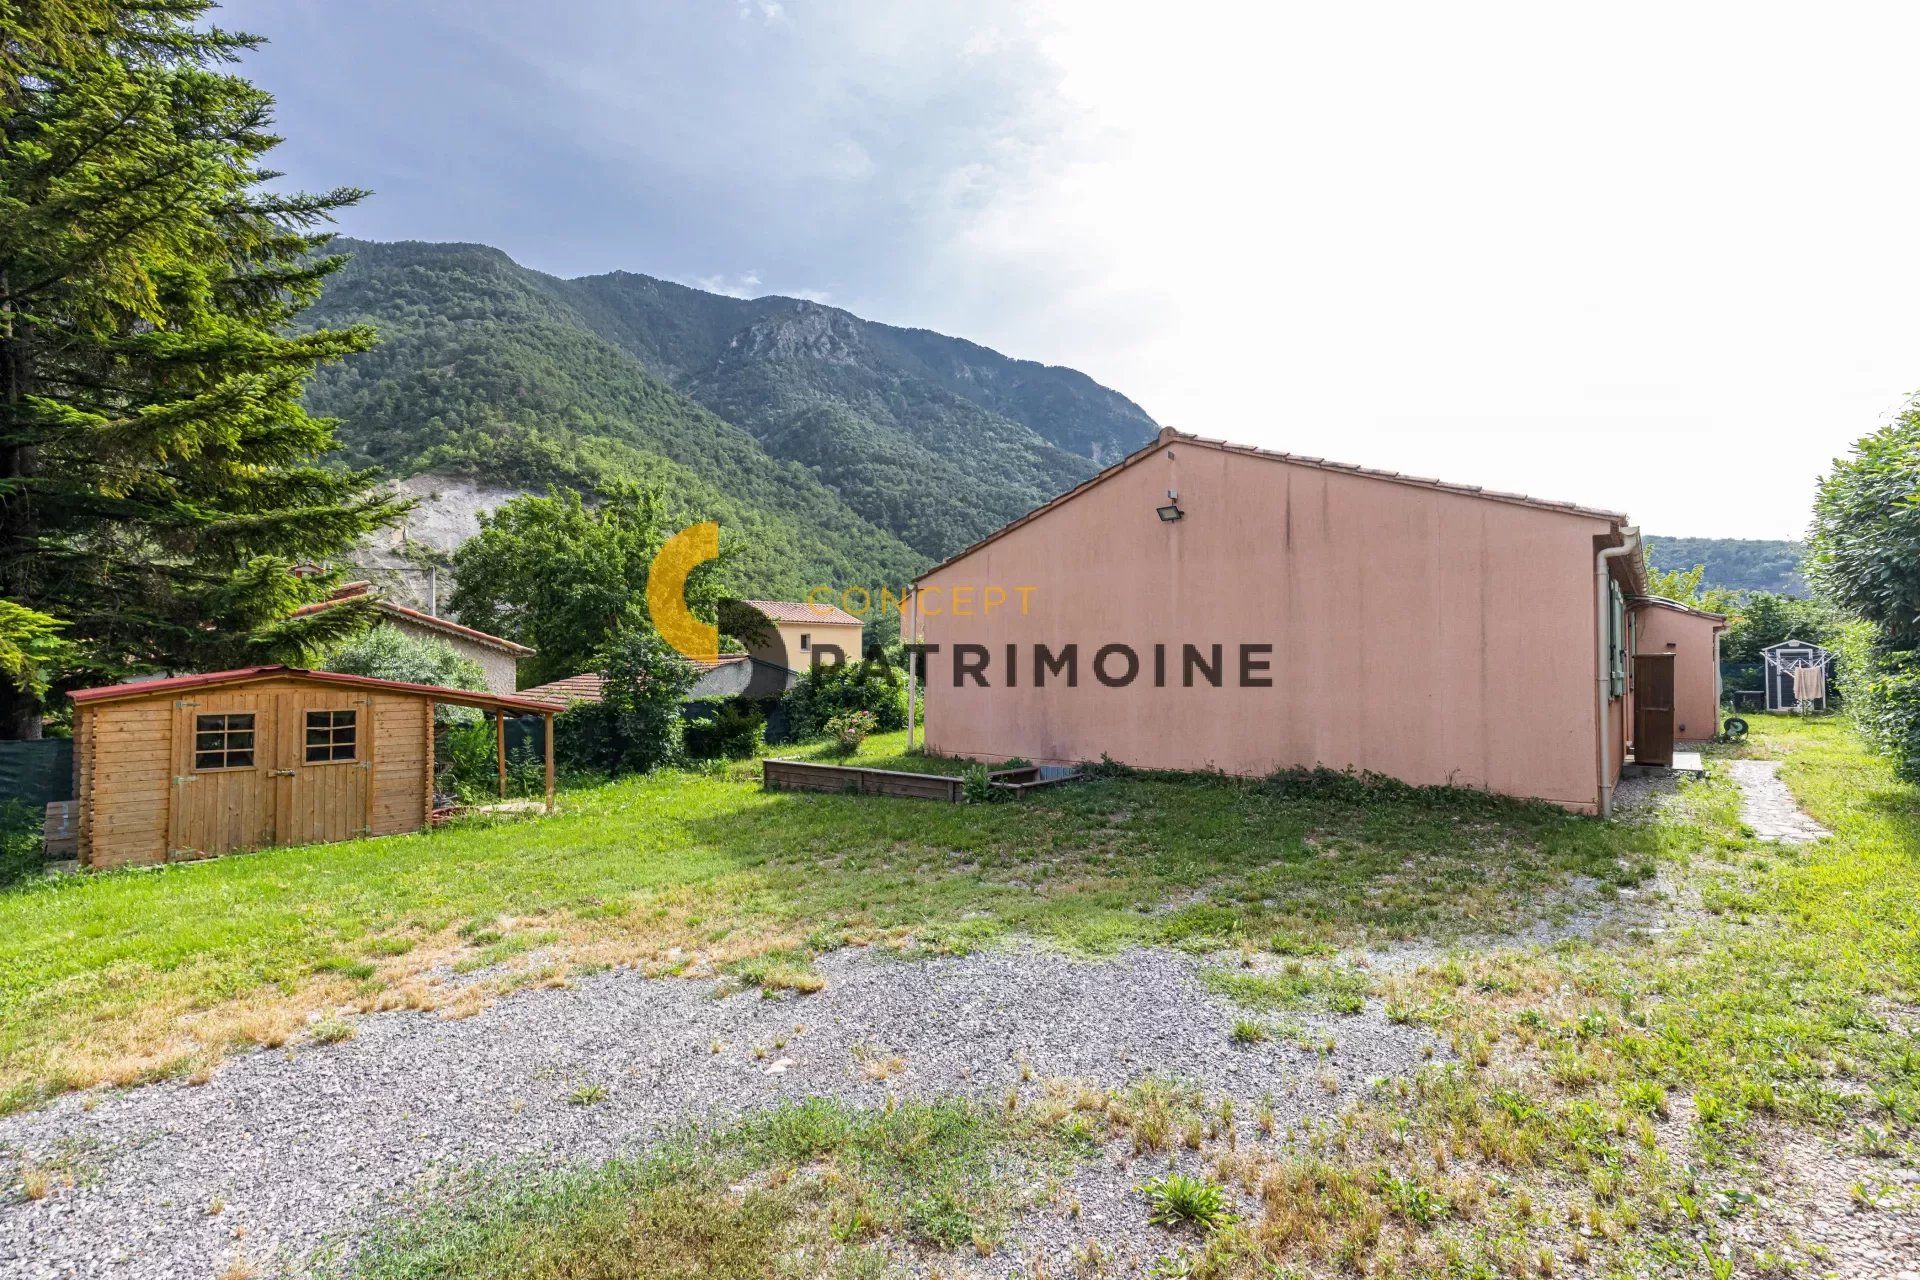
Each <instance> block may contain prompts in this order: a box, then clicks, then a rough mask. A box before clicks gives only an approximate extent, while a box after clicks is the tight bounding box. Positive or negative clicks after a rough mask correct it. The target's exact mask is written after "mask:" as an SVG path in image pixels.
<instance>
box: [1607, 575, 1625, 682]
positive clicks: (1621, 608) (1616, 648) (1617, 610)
mask: <svg viewBox="0 0 1920 1280" xmlns="http://www.w3.org/2000/svg"><path fill="white" fill-rule="evenodd" d="M1608 586H1609V587H1610V588H1611V589H1612V605H1613V607H1612V609H1611V610H1610V611H1609V613H1608V617H1607V651H1608V653H1610V654H1611V655H1612V667H1611V669H1610V670H1609V671H1608V673H1607V675H1608V678H1609V681H1610V684H1611V688H1612V692H1613V696H1614V697H1616V698H1624V697H1625V696H1626V694H1627V602H1626V598H1625V597H1624V596H1622V595H1621V594H1620V584H1619V583H1617V582H1614V583H1609V584H1608Z"/></svg>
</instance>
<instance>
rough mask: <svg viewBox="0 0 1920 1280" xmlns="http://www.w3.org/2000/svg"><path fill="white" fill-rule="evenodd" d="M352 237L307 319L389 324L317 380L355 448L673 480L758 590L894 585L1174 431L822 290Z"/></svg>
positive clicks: (1110, 398)
mask: <svg viewBox="0 0 1920 1280" xmlns="http://www.w3.org/2000/svg"><path fill="white" fill-rule="evenodd" d="M337 247H338V248H339V249H340V250H341V251H343V252H345V253H347V254H349V255H350V258H349V261H348V263H347V265H346V267H345V268H344V269H343V270H341V271H340V272H339V273H338V274H337V275H336V276H334V277H333V279H332V280H331V281H330V282H329V284H328V287H327V290H326V293H325V295H324V296H323V297H322V298H321V300H320V301H319V302H318V303H317V304H316V305H315V306H314V307H313V308H312V309H311V310H310V311H309V312H308V313H307V316H306V322H307V323H310V324H314V325H329V326H334V325H341V324H349V323H356V322H366V323H370V324H373V325H374V326H375V327H376V328H377V329H378V330H379V332H380V335H381V342H380V345H379V346H378V347H377V348H376V349H374V350H373V351H371V352H368V353H365V354H363V355H359V356H355V357H352V358H350V359H349V360H347V361H344V362H342V363H341V364H339V365H336V366H329V367H328V368H326V369H324V370H323V371H322V372H321V373H320V375H319V376H317V377H316V378H315V379H314V381H313V383H312V386H311V388H310V390H309V394H308V402H309V405H310V407H311V408H313V409H314V410H315V411H317V412H321V413H325V414H328V415H330V416H334V417H337V418H340V419H341V420H342V425H341V429H340V439H341V445H342V455H343V457H344V459H345V460H346V461H348V462H350V463H354V464H358V465H367V464H373V465H378V466H380V467H382V468H384V469H386V470H387V471H388V472H390V473H392V474H395V475H401V476H405V475H414V474H419V473H422V472H428V471H438V472H449V473H455V474H464V475H468V476H472V477H474V478H476V479H479V480H484V481H486V482H488V483H491V484H498V485H509V486H519V487H526V488H534V489H538V488H542V487H545V486H547V485H560V486H565V487H573V488H580V489H584V490H589V491H593V490H604V489H605V488H606V487H607V486H609V485H611V484H613V483H615V482H618V481H622V480H637V481H640V482H643V483H653V484H657V485H659V486H660V487H661V488H663V489H664V490H665V491H666V492H667V493H668V495H669V500H670V503H671V504H672V506H673V508H674V512H675V514H679V513H682V512H684V513H685V514H687V515H688V516H696V515H697V516H712V517H714V518H716V519H718V520H719V521H720V523H721V526H722V531H723V538H724V539H725V540H726V542H727V544H728V545H729V546H731V547H734V548H735V549H736V554H737V555H738V557H739V559H738V560H737V562H736V563H737V566H738V568H737V576H738V577H739V578H740V580H741V581H740V583H739V585H740V587H741V588H742V589H743V590H746V591H751V592H767V593H779V594H792V593H795V592H799V591H804V590H806V589H807V588H808V587H810V586H814V585H819V584H821V583H835V584H849V583H859V584H862V585H880V584H887V585H895V586H897V585H899V584H901V583H904V582H905V581H906V580H908V579H909V578H911V577H912V575H913V574H914V573H915V572H917V571H918V570H919V569H920V568H923V567H924V566H925V565H926V564H927V563H930V562H931V561H933V560H935V559H938V558H941V557H943V556H945V555H948V554H950V553H951V552H953V551H955V550H957V549H959V548H960V547H962V546H965V545H966V544H968V543H970V542H972V541H974V540H976V539H978V538H980V537H982V536H984V535H985V534H987V533H989V532H991V531H992V530H994V529H996V528H998V527H999V526H1000V525H1002V524H1004V523H1006V522H1007V521H1008V520H1011V519H1013V518H1015V517H1016V516H1018V515H1020V514H1022V513H1023V512H1025V511H1027V510H1029V509H1031V508H1032V507H1033V506H1035V505H1037V504H1039V503H1041V502H1044V501H1045V500H1046V499H1048V498H1050V497H1052V496H1053V495H1054V494H1056V493H1058V492H1060V491H1061V490H1064V489H1066V488H1069V487H1071V486H1072V485H1074V484H1077V483H1078V482H1079V481H1081V480H1083V479H1085V478H1086V477H1087V476H1089V475H1091V474H1093V472H1094V471H1095V470H1097V469H1098V467H1099V466H1100V465H1102V464H1103V463H1104V462H1106V461H1111V460H1112V459H1113V458H1114V457H1117V456H1119V455H1120V454H1122V453H1124V452H1126V451H1127V450H1130V449H1132V448H1135V447H1137V446H1138V445H1140V444H1142V443H1144V442H1145V441H1146V440H1148V439H1150V438H1151V437H1152V434H1153V432H1154V431H1155V430H1156V429H1157V427H1156V425H1155V424H1154V422H1153V421H1152V419H1150V418H1148V417H1147V415H1146V414H1145V413H1144V412H1143V411H1141V410H1140V409H1139V407H1138V406H1136V405H1134V404H1133V403H1132V402H1131V401H1129V400H1127V399H1126V398H1125V397H1123V396H1121V395H1119V394H1118V393H1116V392H1112V391H1109V390H1107V389H1106V388H1104V387H1101V386H1100V385H1099V384H1098V383H1095V382H1094V381H1093V380H1092V379H1090V378H1087V377H1086V376H1085V375H1083V374H1079V373H1076V372H1074V371H1073V370H1067V369H1058V368H1053V367H1050V366H1045V365H1039V364H1034V363H1033V362H1030V361H1019V360H1012V359H1009V358H1008V357H1005V356H1001V355H999V354H998V353H996V352H993V351H990V350H988V349H987V348H985V347H980V346H978V345H976V344H973V343H969V342H964V341H962V340H960V339H954V338H947V337H944V336H942V335H939V334H934V333H930V332H927V331H924V330H907V329H898V328H895V327H892V326H888V325H881V324H877V323H874V322H871V321H866V320H862V319H860V318H859V317H857V316H854V315H852V314H850V313H848V312H845V311H842V310H840V309H838V308H833V307H827V306H823V305H821V304H818V303H813V302H806V301H803V300H799V299H792V298H759V299H751V300H743V299H736V298H728V297H722V296H720V295H717V294H710V293H704V292H702V291H700V290H697V289H690V288H688V287H686V286H684V285H677V284H673V283H671V282H669V281H663V280H655V279H653V278H651V277H648V276H641V275H635V274H633V273H629V272H617V273H613V274H610V275H603V276H591V277H583V278H581V279H577V280H562V279H559V278H557V277H554V276H549V275H545V274H542V273H540V272H536V271H531V270H529V269H527V268H525V267H522V266H520V265H518V264H517V263H515V262H513V260H512V259H511V258H509V257H508V256H507V255H506V254H504V253H502V252H500V251H499V250H497V249H492V248H488V247H487V246H484V245H467V244H424V243H418V242H401V243H395V244H384V243H372V242H366V241H342V242H340V243H339V244H338V246H337Z"/></svg>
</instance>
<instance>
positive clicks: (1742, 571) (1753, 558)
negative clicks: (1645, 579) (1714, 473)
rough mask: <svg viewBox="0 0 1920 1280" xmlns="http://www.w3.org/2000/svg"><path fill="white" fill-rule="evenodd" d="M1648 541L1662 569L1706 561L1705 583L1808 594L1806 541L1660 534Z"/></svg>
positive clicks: (1653, 558)
mask: <svg viewBox="0 0 1920 1280" xmlns="http://www.w3.org/2000/svg"><path fill="white" fill-rule="evenodd" d="M1647 541H1648V544H1649V546H1648V550H1647V562H1648V563H1649V564H1651V565H1652V566H1653V567H1654V568H1655V569H1658V570H1660V571H1661V572H1663V573H1664V572H1667V571H1669V570H1673V569H1681V570H1686V569H1691V568H1693V566H1695V565H1697V564H1703V565H1705V566H1706V567H1707V572H1706V574H1705V576H1704V577H1703V578H1702V579H1701V585H1702V586H1706V587H1727V588H1731V589H1732V590H1735V591H1767V592H1772V593H1774V594H1776V595H1789V596H1804V595H1806V594H1807V584H1806V580H1805V579H1804V578H1802V577H1801V576H1800V560H1801V557H1802V556H1804V555H1806V553H1807V548H1806V544H1805V543H1800V542H1772V541H1766V540H1762V539H1752V538H1663V537H1659V536H1657V535H1652V536H1649V537H1648V539H1647Z"/></svg>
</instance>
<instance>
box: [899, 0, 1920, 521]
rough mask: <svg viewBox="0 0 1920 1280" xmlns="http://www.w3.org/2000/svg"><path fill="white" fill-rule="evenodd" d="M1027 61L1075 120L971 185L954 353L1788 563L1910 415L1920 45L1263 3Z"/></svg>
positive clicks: (1044, 24)
mask: <svg viewBox="0 0 1920 1280" xmlns="http://www.w3.org/2000/svg"><path fill="white" fill-rule="evenodd" d="M1025 38H1027V39H1029V40H1031V41H1032V42H1034V44H1035V45H1036V46H1037V47H1038V48H1040V49H1042V50H1043V51H1044V53H1045V55H1046V56H1047V57H1048V58H1049V59H1050V60H1051V62H1052V63H1053V65H1054V66H1055V68H1056V69H1057V72H1058V77H1059V79H1058V85H1059V104H1064V107H1065V109H1066V111H1067V112H1068V115H1067V117H1066V119H1064V120H1063V121H1062V122H1061V123H1060V124H1059V125H1058V126H1057V127H1056V128H1054V129H1053V130H1052V131H1051V132H1050V134H1049V136H1048V137H1047V138H1046V139H1045V141H1044V143H1043V144H1042V145H1041V146H1040V147H1039V148H1038V149H1037V150H1036V151H1035V152H1034V153H1033V154H1032V155H1030V156H1029V157H1028V158H1027V161H1026V163H1025V164H1024V166H1023V167H1022V168H1021V170H1020V171H1019V172H1018V174H1017V175H1015V176H1012V177H1009V176H1008V174H1007V173H1006V172H1005V171H1004V170H989V171H988V172H987V173H986V174H985V175H984V176H985V178H986V179H987V180H988V185H987V186H985V187H983V184H982V181H981V177H982V175H977V174H960V175H956V177H955V193H954V197H953V198H954V199H955V202H956V204H959V203H961V202H962V201H964V203H965V205H966V206H967V213H966V216H965V217H964V219H962V221H961V224H960V225H959V226H958V227H957V229H956V234H955V237H954V240H953V242H952V244H951V246H950V247H949V250H948V252H947V253H946V254H945V255H944V256H943V263H942V265H940V266H938V267H936V268H934V269H935V270H936V271H940V272H944V273H945V283H946V285H947V296H948V298H949V303H948V305H947V307H946V308H945V309H946V311H947V315H946V316H943V317H941V319H942V320H945V321H946V322H947V323H949V324H952V325H954V326H955V327H957V328H960V330H961V331H962V332H966V333H967V334H968V335H969V336H972V337H975V338H978V339H980V340H983V341H989V342H992V343H994V344H995V345H1002V346H1005V347H1007V348H1009V349H1012V350H1015V351H1017V352H1018V353H1019V354H1023V355H1029V356H1036V357H1039V358H1045V359H1049V360H1054V361H1058V362H1062V363H1071V364H1075V365H1078V366H1079V367H1081V368H1084V369H1086V370H1087V371H1088V372H1090V373H1092V374H1093V375H1094V376H1096V377H1098V378H1100V379H1101V380H1102V381H1105V382H1108V383H1110V384H1111V385H1114V386H1116V387H1119V388H1120V389H1122V390H1124V391H1125V392H1127V393H1128V394H1129V395H1131V396H1133V397H1134V398H1136V399H1138V400H1140V401H1141V402H1142V403H1143V404H1144V405H1145V406H1146V408H1147V409H1148V410H1149V411H1150V412H1152V413H1154V414H1156V416H1158V417H1160V418H1161V419H1162V420H1163V421H1169V422H1172V423H1174V424H1175V425H1177V426H1181V427H1183V428H1186V429H1190V430H1198V431H1201V432H1204V433H1206V434H1210V435H1221V436H1228V437H1231V438H1235V439H1240V440H1246V441H1250V442H1253V443H1258V444H1263V445H1269V446H1273V447H1279V448H1287V449H1295V450H1299V451H1302V452H1307V453H1315V454H1324V455H1328V456H1332V457H1337V458H1346V459H1351V460H1354V461H1359V462H1365V463H1370V464H1374V465H1381V466H1388V467H1394V468H1399V469H1405V470H1410V471H1415V472H1420V473H1423V474H1439V475H1444V476H1449V477H1454V478H1459V479H1462V480H1467V481H1471V482H1476V483H1485V484H1488V485H1490V486H1495V487H1500V488H1517V489H1523V490H1527V491H1530V492H1536V493H1541V494H1544V495H1548V496H1555V497H1568V498H1574V499H1582V500H1587V501H1591V502H1594V503H1597V504H1599V505H1603V506H1623V505H1624V506H1626V507H1627V508H1628V509H1629V510H1630V511H1632V512H1633V513H1634V514H1635V515H1636V517H1638V518H1639V519H1640V520H1641V522H1642V524H1643V525H1644V526H1646V527H1648V528H1651V529H1655V530H1661V531H1666V532H1669V533H1707V534H1712V533H1724V534H1746V535H1751V536H1795V535H1797V534H1798V533H1799V532H1800V531H1801V530H1802V529H1803V528H1804V527H1805V523H1806V517H1807V510H1808V502H1809V498H1810V495H1811V490H1812V484H1813V480H1814V477H1815V475H1816V474H1817V473H1818V472H1819V471H1821V470H1822V469H1823V468H1824V465H1825V462H1826V460H1827V459H1828V458H1830V457H1831V456H1833V455H1834V454H1835V453H1837V452H1839V451H1840V450H1842V449H1843V448H1844V447H1845V446H1846V444H1847V443H1848V442H1849V441H1851V440H1852V439H1853V438H1855V437H1856V436H1858V435H1860V434H1862V433H1864V432H1865V431H1867V430H1869V429H1870V428H1872V427H1873V426H1874V425H1875V424H1876V422H1877V421H1878V419H1879V417H1880V415H1882V414H1883V413H1884V412H1885V411H1886V410H1887V409H1889V408H1890V407H1892V406H1893V405H1895V404H1896V403H1898V402H1899V400H1900V398H1901V394H1902V392H1903V391H1904V390H1905V389H1907V388H1909V387H1912V386H1915V385H1920V315H1916V311H1915V309H1914V308H1913V307H1912V306H1911V297H1912V293H1913V288H1914V285H1915V283H1916V277H1917V276H1920V237H1915V236H1913V235H1912V234H1911V216H1912V210H1913V209H1914V208H1916V207H1920V176H1917V175H1916V172H1915V171H1914V170H1913V169H1912V167H1911V166H1909V165H1907V164H1906V162H1905V161H1906V157H1907V155H1908V154H1910V151H1911V127H1910V121H1911V118H1912V113H1911V111H1910V109H1909V107H1908V106H1907V104H1906V103H1905V101H1904V99H1905V97H1906V91H1905V88H1904V87H1903V86H1904V84H1905V79H1904V73H1903V72H1902V69H1901V63H1902V61H1903V58H1904V56H1905V55H1904V50H1907V49H1910V48H1912V47H1914V43H1915V41H1916V39H1920V13H1916V11H1913V10H1908V9H1903V8H1898V7H1894V6H1891V5H1889V6H1885V7H1878V8H1872V9H1867V8H1858V9H1849V10H1847V11H1846V12H1845V14H1838V13H1823V18H1822V21H1821V22H1820V23H1817V24H1809V23H1806V22H1804V21H1800V20H1798V19H1795V18H1793V17H1792V15H1791V13H1790V12H1789V11H1786V10H1779V11H1774V12H1772V14H1771V16H1767V15H1766V14H1765V13H1764V12H1763V14H1762V15H1760V16H1756V14H1755V12H1754V10H1752V9H1751V8H1750V7H1736V6H1706V7H1702V6H1693V7H1688V8H1686V9H1681V10H1676V9H1673V8H1672V7H1670V6H1629V7H1628V9H1627V10H1626V11H1624V12H1621V11H1616V12H1612V13H1610V15H1609V17H1608V19H1607V20H1606V21H1604V22H1601V21H1597V20H1595V19H1594V18H1593V17H1592V16H1591V15H1590V14H1586V13H1583V12H1581V11H1578V10H1568V9H1556V8H1553V7H1541V6H1536V5H1498V6H1481V7H1477V8H1473V9H1470V10H1469V9H1462V8H1461V7H1458V6H1430V5H1405V6H1391V7H1388V8H1381V7H1376V6H1366V7H1354V6H1335V5H1328V6H1272V7H1268V8H1264V9H1261V10H1259V11H1257V12H1247V11H1242V12H1241V13H1240V21H1238V22H1237V23H1236V25H1235V27H1234V29H1233V31H1232V33H1231V35H1230V37H1229V36H1227V35H1225V34H1223V32H1222V30H1221V29H1220V28H1218V27H1216V26H1212V25H1208V24H1200V23H1196V24H1193V25H1191V26H1189V27H1186V28H1183V29H1174V28H1170V27H1169V26H1168V24H1167V23H1166V22H1165V21H1164V12H1161V13H1160V14H1159V16H1157V17H1156V16H1154V15H1153V14H1150V13H1147V12H1143V11H1126V10H1118V11H1117V10H1116V9H1115V8H1114V7H1113V6H1112V5H1110V4H1104V3H1081V2H1080V0H1067V2H1063V3H1057V4H1054V5H1052V6H1050V7H1049V8H1048V10H1047V13H1046V16H1045V18H1044V19H1042V20H1037V21H1035V22H1034V23H1032V24H1031V25H1030V26H1029V27H1028V29H1027V31H1026V33H1025ZM1059 104H1051V105H1053V106H1057V105H1059ZM1009 282H1015V283H1013V284H1012V285H1011V289H1012V291H1013V292H1016V293H1017V295H1018V296H1017V300H1016V299H1012V298H1010V297H1009V292H1010V284H1009ZM928 322H932V318H929V320H928Z"/></svg>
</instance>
